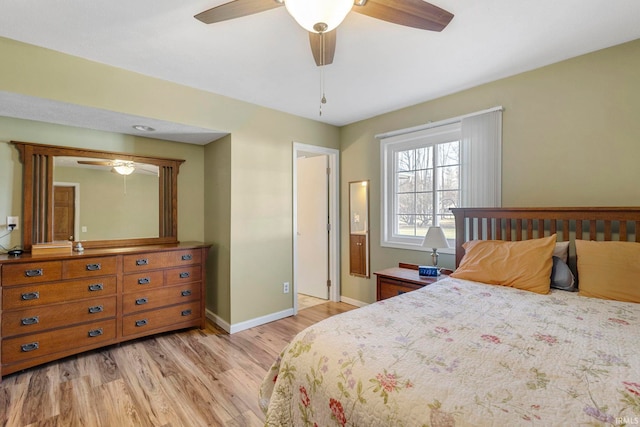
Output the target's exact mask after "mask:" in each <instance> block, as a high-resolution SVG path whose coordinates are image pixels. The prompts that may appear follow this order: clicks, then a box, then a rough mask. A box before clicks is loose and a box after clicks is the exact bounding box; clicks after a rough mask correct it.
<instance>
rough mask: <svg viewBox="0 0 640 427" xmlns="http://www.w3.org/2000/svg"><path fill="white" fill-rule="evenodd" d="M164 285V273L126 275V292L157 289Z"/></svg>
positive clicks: (149, 272) (144, 272)
mask: <svg viewBox="0 0 640 427" xmlns="http://www.w3.org/2000/svg"><path fill="white" fill-rule="evenodd" d="M162 285H164V272H163V271H162V270H160V271H140V272H138V273H132V274H125V275H124V291H125V292H137V291H139V290H142V289H149V288H157V287H159V286H162Z"/></svg>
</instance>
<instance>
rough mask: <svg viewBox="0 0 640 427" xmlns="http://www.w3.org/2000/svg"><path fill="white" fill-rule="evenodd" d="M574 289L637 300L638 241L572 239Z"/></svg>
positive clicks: (639, 296)
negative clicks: (575, 260) (575, 271)
mask: <svg viewBox="0 0 640 427" xmlns="http://www.w3.org/2000/svg"><path fill="white" fill-rule="evenodd" d="M576 255H577V257H578V293H579V294H580V295H583V296H586V297H593V298H602V299H612V300H617V301H628V302H640V286H638V280H639V279H640V244H638V243H634V242H592V241H588V240H576Z"/></svg>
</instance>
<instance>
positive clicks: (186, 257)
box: [182, 254, 193, 261]
mask: <svg viewBox="0 0 640 427" xmlns="http://www.w3.org/2000/svg"><path fill="white" fill-rule="evenodd" d="M192 259H193V255H191V254H186V255H182V260H183V261H191V260H192Z"/></svg>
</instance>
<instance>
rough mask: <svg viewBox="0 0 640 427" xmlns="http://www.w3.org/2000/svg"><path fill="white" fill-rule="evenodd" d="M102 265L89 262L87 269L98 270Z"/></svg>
mask: <svg viewBox="0 0 640 427" xmlns="http://www.w3.org/2000/svg"><path fill="white" fill-rule="evenodd" d="M101 269H102V266H101V265H100V264H99V263H98V264H87V271H98V270H101Z"/></svg>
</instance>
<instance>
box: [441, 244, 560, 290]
mask: <svg viewBox="0 0 640 427" xmlns="http://www.w3.org/2000/svg"><path fill="white" fill-rule="evenodd" d="M555 245H556V235H555V234H554V235H553V236H549V237H545V238H542V239H532V240H523V241H521V242H505V241H501V240H474V241H470V242H466V243H465V244H463V245H462V247H463V248H464V250H465V254H464V257H463V258H462V261H461V262H460V266H459V267H458V268H457V269H456V271H455V272H453V273H452V274H451V277H457V278H459V279H466V280H473V281H475V282H482V283H488V284H491V285H502V286H510V287H513V288H518V289H524V290H527V291H531V292H537V293H539V294H546V293H549V284H550V280H549V278H550V277H551V267H552V266H553V261H552V259H551V256H552V254H553V249H554V247H555Z"/></svg>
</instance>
